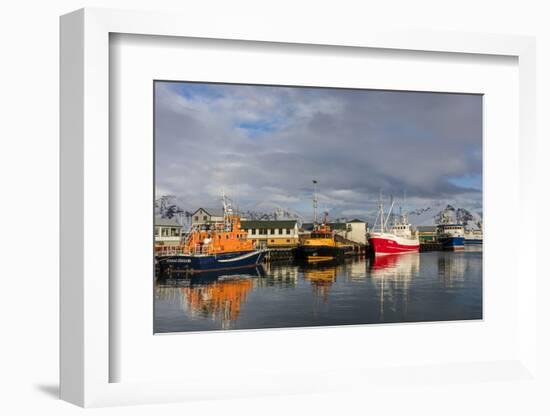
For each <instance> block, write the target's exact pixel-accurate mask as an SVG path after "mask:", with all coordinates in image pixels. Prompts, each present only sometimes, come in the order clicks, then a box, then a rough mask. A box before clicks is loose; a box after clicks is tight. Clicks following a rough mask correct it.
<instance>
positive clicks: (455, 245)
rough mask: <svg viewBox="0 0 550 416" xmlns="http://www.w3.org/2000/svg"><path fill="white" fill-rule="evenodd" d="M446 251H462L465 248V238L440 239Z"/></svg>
mask: <svg viewBox="0 0 550 416" xmlns="http://www.w3.org/2000/svg"><path fill="white" fill-rule="evenodd" d="M439 242H440V243H441V245H442V246H443V249H444V250H461V249H463V248H464V237H443V238H440V239H439Z"/></svg>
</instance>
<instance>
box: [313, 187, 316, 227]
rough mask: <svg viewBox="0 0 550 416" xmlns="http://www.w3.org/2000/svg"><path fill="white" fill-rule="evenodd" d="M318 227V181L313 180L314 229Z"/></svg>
mask: <svg viewBox="0 0 550 416" xmlns="http://www.w3.org/2000/svg"><path fill="white" fill-rule="evenodd" d="M316 225H317V181H316V180H315V179H314V180H313V228H315V226H316Z"/></svg>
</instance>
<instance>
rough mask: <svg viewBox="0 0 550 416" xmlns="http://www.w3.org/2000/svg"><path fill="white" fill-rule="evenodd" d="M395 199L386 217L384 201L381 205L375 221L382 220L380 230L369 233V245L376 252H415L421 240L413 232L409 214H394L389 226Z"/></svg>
mask: <svg viewBox="0 0 550 416" xmlns="http://www.w3.org/2000/svg"><path fill="white" fill-rule="evenodd" d="M392 209H393V201H392V204H391V207H390V211H389V212H388V215H387V216H386V219H384V206H383V205H382V202H380V205H379V212H378V216H377V218H376V221H375V223H374V227H373V228H374V229H376V224H377V222H378V220H380V226H379V231H377V232H370V233H369V235H368V241H369V245H370V246H371V248H372V251H373V252H374V254H396V253H415V252H418V251H419V249H420V241H419V240H418V236H417V235H416V233H413V231H412V228H411V224H409V222H408V219H407V215H406V214H403V215H399V216H394V218H393V223H392V224H391V225H390V226H389V227H388V224H387V222H388V220H389V219H390V218H391V211H392Z"/></svg>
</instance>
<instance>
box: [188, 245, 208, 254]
mask: <svg viewBox="0 0 550 416" xmlns="http://www.w3.org/2000/svg"><path fill="white" fill-rule="evenodd" d="M212 252H213V247H212V244H195V245H193V246H191V247H189V246H186V247H185V249H184V250H183V254H192V255H200V254H202V255H207V254H212Z"/></svg>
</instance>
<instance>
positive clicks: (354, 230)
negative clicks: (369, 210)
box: [343, 219, 367, 244]
mask: <svg viewBox="0 0 550 416" xmlns="http://www.w3.org/2000/svg"><path fill="white" fill-rule="evenodd" d="M343 237H344V238H346V239H347V240H350V241H353V242H354V243H359V244H367V223H366V222H365V221H361V220H357V219H355V220H351V221H348V222H346V229H345V232H344V235H343Z"/></svg>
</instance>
